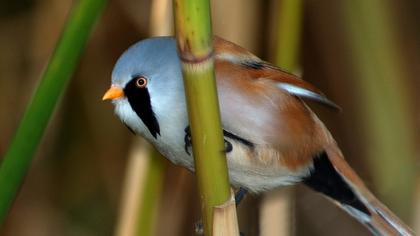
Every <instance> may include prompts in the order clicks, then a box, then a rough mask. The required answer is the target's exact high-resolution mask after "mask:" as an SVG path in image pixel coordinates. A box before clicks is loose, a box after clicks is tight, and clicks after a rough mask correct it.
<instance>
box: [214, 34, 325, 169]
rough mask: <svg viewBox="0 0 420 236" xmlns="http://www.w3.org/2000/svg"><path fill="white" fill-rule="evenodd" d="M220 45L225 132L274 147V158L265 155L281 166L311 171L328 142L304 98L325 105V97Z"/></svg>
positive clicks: (217, 64) (237, 50)
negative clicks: (318, 154) (314, 161)
mask: <svg viewBox="0 0 420 236" xmlns="http://www.w3.org/2000/svg"><path fill="white" fill-rule="evenodd" d="M214 45H215V58H216V59H215V71H216V81H217V89H218V94H219V99H220V101H221V102H220V106H221V107H220V110H221V116H222V122H223V126H224V128H225V129H226V130H228V131H230V132H232V133H234V134H235V135H238V136H239V137H241V138H243V139H246V140H250V141H251V142H253V143H255V144H257V146H259V145H264V146H266V147H270V148H272V150H274V152H275V153H273V155H260V156H264V158H267V159H270V160H271V159H273V163H274V162H276V163H278V165H279V166H287V168H290V169H295V170H296V169H301V168H307V167H308V165H310V164H311V163H312V159H313V157H314V156H315V155H316V154H317V153H319V152H320V151H321V150H322V146H323V145H324V143H325V142H326V141H325V140H326V138H325V134H324V133H323V130H320V129H319V128H318V127H317V123H316V122H315V120H314V118H313V113H312V112H311V111H310V110H309V109H308V108H307V107H306V105H305V104H304V103H303V102H302V101H301V100H300V98H299V97H303V96H304V95H305V96H306V97H311V98H312V99H315V100H317V101H321V102H323V103H325V102H324V101H326V99H324V97H325V96H323V95H322V93H320V92H319V91H318V90H317V89H316V88H314V87H313V86H312V85H310V84H309V83H306V82H305V81H303V80H300V79H298V78H297V77H296V76H294V75H291V74H288V73H285V72H283V71H281V70H279V69H277V68H275V67H273V66H271V65H269V64H267V63H265V62H263V61H261V60H260V59H258V58H257V57H255V56H254V55H252V54H251V53H249V52H247V51H246V50H245V49H242V48H240V47H239V46H237V45H235V44H232V43H230V42H227V41H224V40H222V39H219V38H216V39H215V44H214ZM298 88H299V89H300V90H298ZM327 104H330V103H327ZM264 161H269V160H264ZM269 162H271V161H269ZM273 167H275V165H274V164H273Z"/></svg>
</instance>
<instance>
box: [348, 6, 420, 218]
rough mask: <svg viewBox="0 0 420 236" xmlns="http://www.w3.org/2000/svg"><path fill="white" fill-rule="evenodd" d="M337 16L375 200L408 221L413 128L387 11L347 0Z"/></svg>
mask: <svg viewBox="0 0 420 236" xmlns="http://www.w3.org/2000/svg"><path fill="white" fill-rule="evenodd" d="M342 12H343V13H344V14H343V15H344V19H345V24H346V25H345V29H347V30H348V38H349V43H350V47H351V49H352V50H351V51H352V52H353V55H352V56H353V58H352V62H353V64H354V69H355V75H356V76H354V79H355V81H356V84H357V85H358V86H359V87H358V88H357V91H358V92H359V96H360V99H361V100H362V101H363V102H362V103H360V104H359V105H360V108H361V109H362V112H363V115H364V116H365V117H366V118H365V119H364V120H365V122H366V123H365V126H366V130H367V131H366V134H367V135H368V142H369V144H368V148H367V151H368V158H369V161H370V163H371V166H372V168H371V170H372V172H373V179H374V182H375V185H376V186H377V189H378V192H379V195H380V198H381V199H383V200H384V202H386V203H387V204H388V205H389V206H390V208H391V209H393V210H394V211H395V212H396V213H397V214H398V215H400V216H401V217H402V218H403V219H405V220H408V219H410V217H411V215H412V214H411V213H412V205H411V204H412V202H413V201H412V200H413V191H414V184H415V175H416V166H415V163H414V160H415V156H416V151H415V150H416V149H415V144H414V140H415V138H414V130H415V129H414V128H413V127H412V125H410V124H412V121H411V119H410V116H409V114H410V108H409V107H410V105H409V104H410V99H409V95H408V94H407V92H409V90H407V88H405V87H404V86H407V84H404V83H406V81H407V80H406V79H405V76H406V75H405V74H404V72H403V66H402V65H401V60H400V59H399V58H401V57H400V55H398V53H397V52H398V51H397V47H396V42H397V41H396V38H395V34H396V30H395V26H394V25H393V24H392V21H391V18H390V16H389V15H388V14H390V9H389V8H387V5H386V4H384V3H383V1H380V0H369V1H366V0H353V1H343V6H342Z"/></svg>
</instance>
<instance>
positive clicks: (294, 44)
mask: <svg viewBox="0 0 420 236" xmlns="http://www.w3.org/2000/svg"><path fill="white" fill-rule="evenodd" d="M302 10H303V8H302V1H301V0H281V1H280V4H279V13H278V15H279V19H278V20H277V24H278V26H277V47H276V48H277V52H276V64H277V65H278V66H280V67H281V68H283V69H286V70H288V71H291V72H293V71H295V70H296V69H297V67H298V63H299V60H298V58H299V48H300V32H301V28H302V27H301V21H302Z"/></svg>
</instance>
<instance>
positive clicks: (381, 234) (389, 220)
mask: <svg viewBox="0 0 420 236" xmlns="http://www.w3.org/2000/svg"><path fill="white" fill-rule="evenodd" d="M304 183H305V184H306V185H307V186H309V187H311V188H312V189H314V190H316V191H318V192H321V193H323V194H325V195H327V196H328V197H329V198H330V199H331V200H333V202H334V203H336V204H337V205H338V206H340V207H341V208H342V209H343V210H345V211H346V212H348V213H349V214H350V215H351V216H353V217H354V218H356V219H357V220H358V221H359V222H361V223H362V224H364V225H365V226H366V227H367V228H368V229H369V230H370V231H371V232H372V233H373V234H375V235H377V236H385V235H386V236H388V235H390V236H394V235H395V236H412V235H415V234H414V232H413V231H412V230H411V229H410V228H409V227H408V226H407V225H406V224H404V222H402V221H401V220H400V219H399V218H398V217H397V216H396V215H394V214H393V213H392V212H391V211H390V210H389V209H388V208H387V207H386V206H384V205H383V204H382V203H381V202H380V201H379V200H378V199H376V197H375V196H374V195H373V194H372V193H371V192H370V191H369V190H368V189H367V188H366V186H365V185H364V183H363V181H362V180H361V179H360V178H359V177H358V176H357V174H356V173H355V172H354V171H353V169H352V168H351V167H350V166H349V165H348V164H347V162H346V161H345V160H344V158H343V156H342V154H341V152H340V150H339V149H338V147H337V146H336V145H335V144H334V145H331V146H330V147H327V148H326V149H325V152H323V153H322V154H320V155H319V156H318V157H317V158H315V159H314V167H313V170H312V172H311V175H310V176H309V177H307V178H306V179H305V180H304Z"/></svg>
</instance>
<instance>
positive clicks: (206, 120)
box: [174, 0, 230, 235]
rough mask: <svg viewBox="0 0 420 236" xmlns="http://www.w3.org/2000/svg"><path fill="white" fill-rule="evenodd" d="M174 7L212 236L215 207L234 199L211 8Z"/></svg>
mask: <svg viewBox="0 0 420 236" xmlns="http://www.w3.org/2000/svg"><path fill="white" fill-rule="evenodd" d="M174 7H175V29H176V36H177V41H178V49H179V52H180V57H181V61H182V71H183V76H184V84H185V93H186V98H187V106H188V117H189V121H190V126H191V133H192V143H193V153H194V160H195V170H196V175H197V180H198V187H199V191H200V198H201V202H202V211H203V223H204V230H205V233H206V235H211V230H212V222H213V221H212V217H213V207H214V206H217V205H221V204H223V203H225V202H226V201H228V200H229V199H230V187H229V181H228V172H227V164H226V158H225V155H224V143H223V133H222V128H221V120H220V114H219V104H218V99H217V92H216V83H215V76H214V61H213V56H212V52H213V48H212V41H213V38H212V30H211V23H210V22H211V20H210V5H209V2H208V1H205V0H202V1H196V0H175V1H174Z"/></svg>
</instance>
